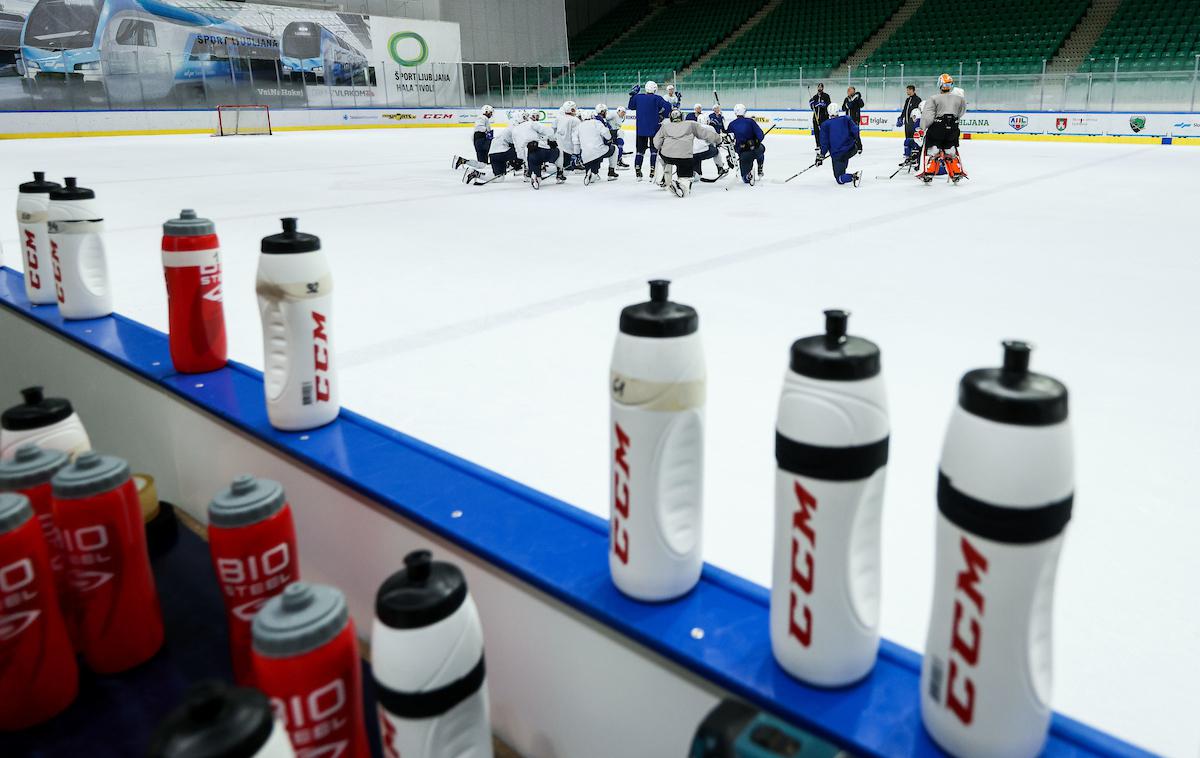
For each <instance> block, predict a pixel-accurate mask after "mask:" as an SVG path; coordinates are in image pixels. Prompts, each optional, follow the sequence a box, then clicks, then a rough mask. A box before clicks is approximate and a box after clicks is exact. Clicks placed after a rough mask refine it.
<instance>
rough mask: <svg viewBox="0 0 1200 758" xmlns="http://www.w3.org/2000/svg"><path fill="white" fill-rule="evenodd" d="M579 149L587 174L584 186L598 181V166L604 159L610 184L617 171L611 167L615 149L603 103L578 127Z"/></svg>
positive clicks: (605, 107) (584, 177)
mask: <svg viewBox="0 0 1200 758" xmlns="http://www.w3.org/2000/svg"><path fill="white" fill-rule="evenodd" d="M579 149H580V152H581V153H582V160H583V167H584V170H585V171H586V172H587V173H585V174H584V175H583V183H584V184H592V183H593V182H598V181H600V165H601V164H602V163H603V162H604V159H605V158H607V159H608V180H609V181H610V182H611V181H612V180H614V179H616V178H617V170H616V168H615V166H614V165H613V161H614V154H615V153H616V151H617V148H616V146H615V145H614V144H613V140H612V132H611V131H610V130H609V128H608V106H607V105H605V104H604V103H600V104H599V105H597V106H596V112H595V114H593V116H592V117H591V118H589V119H588V120H587V121H584V122H583V124H581V125H580V127H579Z"/></svg>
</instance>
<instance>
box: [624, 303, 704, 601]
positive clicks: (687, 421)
mask: <svg viewBox="0 0 1200 758" xmlns="http://www.w3.org/2000/svg"><path fill="white" fill-rule="evenodd" d="M669 284H670V282H667V281H663V280H655V281H652V282H650V300H649V302H645V303H639V304H637V305H631V306H628V307H627V308H625V309H623V310H622V311H621V322H620V333H619V334H618V335H617V341H616V345H615V346H614V347H613V357H612V371H611V375H610V392H611V403H610V410H611V419H610V423H609V456H610V461H609V462H610V465H611V467H612V479H611V485H610V486H611V491H610V502H611V504H612V505H611V530H612V536H611V539H610V541H609V556H608V565H609V569H610V571H611V573H612V578H613V582H614V583H615V584H616V585H617V588H618V589H619V590H621V591H622V592H624V593H625V594H626V595H629V596H630V597H633V598H636V599H638V600H646V601H663V600H670V599H672V598H676V597H679V596H680V595H683V594H684V593H686V592H688V591H689V590H691V589H692V587H694V586H695V585H696V582H698V581H699V580H700V570H701V568H702V567H703V565H704V558H703V555H702V553H701V543H702V536H703V535H702V527H703V495H704V394H705V367H704V348H703V346H702V345H701V342H700V332H699V327H700V317H699V315H698V314H697V313H696V310H695V309H694V308H692V307H690V306H687V305H680V304H679V303H673V302H671V301H670V300H669V299H668V286H669Z"/></svg>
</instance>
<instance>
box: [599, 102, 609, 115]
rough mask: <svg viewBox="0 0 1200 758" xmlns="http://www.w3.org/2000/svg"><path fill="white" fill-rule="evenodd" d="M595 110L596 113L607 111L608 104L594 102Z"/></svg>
mask: <svg viewBox="0 0 1200 758" xmlns="http://www.w3.org/2000/svg"><path fill="white" fill-rule="evenodd" d="M596 112H597V113H608V106H607V105H605V104H604V103H596Z"/></svg>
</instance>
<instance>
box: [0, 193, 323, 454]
mask: <svg viewBox="0 0 1200 758" xmlns="http://www.w3.org/2000/svg"><path fill="white" fill-rule="evenodd" d="M33 176H34V179H33V181H30V182H25V183H23V184H21V185H20V187H19V188H18V189H19V192H18V199H17V224H18V227H19V232H20V237H21V246H22V265H23V267H24V272H25V294H26V297H27V298H28V299H29V301H30V302H31V303H33V304H34V305H57V307H58V310H59V313H60V314H61V315H62V317H63V318H64V319H72V320H75V319H94V318H102V317H105V316H109V315H111V314H112V312H113V289H114V288H113V282H112V279H111V277H110V275H109V266H108V258H107V252H106V249H105V239H104V237H105V232H104V216H103V213H102V212H101V208H100V205H99V202H98V201H97V199H96V193H95V191H94V190H91V189H88V188H86V187H80V186H79V185H78V183H77V181H76V179H75V178H74V177H67V178H66V179H65V180H64V185H65V186H64V185H59V184H58V183H56V182H51V181H47V180H46V176H45V174H44V173H43V172H41V171H35V172H34V174H33ZM260 249H261V253H262V254H261V256H260V258H259V263H258V275H257V281H256V285H255V289H256V292H257V295H258V305H259V313H260V315H261V317H262V330H263V362H264V372H263V374H264V377H263V378H264V385H265V393H266V402H267V415H268V418H269V420H270V422H271V425H272V426H274V427H276V428H277V429H282V430H287V431H298V430H303V429H313V428H316V427H319V426H323V425H324V424H327V423H329V422H330V421H332V420H333V419H335V418H336V417H337V415H338V411H339V408H340V407H339V403H338V382H337V380H336V379H335V373H334V364H333V351H332V346H331V342H332V324H331V320H330V319H331V316H332V298H333V280H332V277H331V275H330V271H329V265H328V262H327V261H326V258H325V254H324V252H323V251H322V250H321V241H320V239H319V238H317V237H315V236H313V235H311V234H305V233H303V232H300V231H298V230H297V222H296V219H294V218H285V219H283V231H282V232H280V233H277V234H273V235H270V236H268V237H265V238H264V239H263V240H262V245H261V248H260ZM162 265H163V269H164V274H165V278H166V285H167V300H168V312H169V318H168V322H169V336H170V352H171V361H172V363H173V364H174V366H175V369H176V370H177V371H180V372H181V373H186V374H198V373H205V372H209V371H216V370H217V369H220V368H222V367H223V366H225V363H226V360H227V348H226V333H225V315H224V306H223V301H224V289H223V284H224V283H223V281H222V272H221V255H220V243H219V241H218V238H217V234H216V227H215V224H213V222H212V221H210V220H208V219H204V218H200V217H198V216H197V214H196V212H195V211H193V210H184V211H182V212H181V213H180V215H179V217H178V218H175V219H171V220H169V221H167V222H166V223H164V224H163V238H162Z"/></svg>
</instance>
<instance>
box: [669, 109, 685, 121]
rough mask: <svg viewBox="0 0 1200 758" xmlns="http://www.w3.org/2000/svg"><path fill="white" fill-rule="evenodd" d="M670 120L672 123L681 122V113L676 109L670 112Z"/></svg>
mask: <svg viewBox="0 0 1200 758" xmlns="http://www.w3.org/2000/svg"><path fill="white" fill-rule="evenodd" d="M671 120H672V121H683V111H681V110H679V109H678V108H676V109H674V110H672V111H671Z"/></svg>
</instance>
